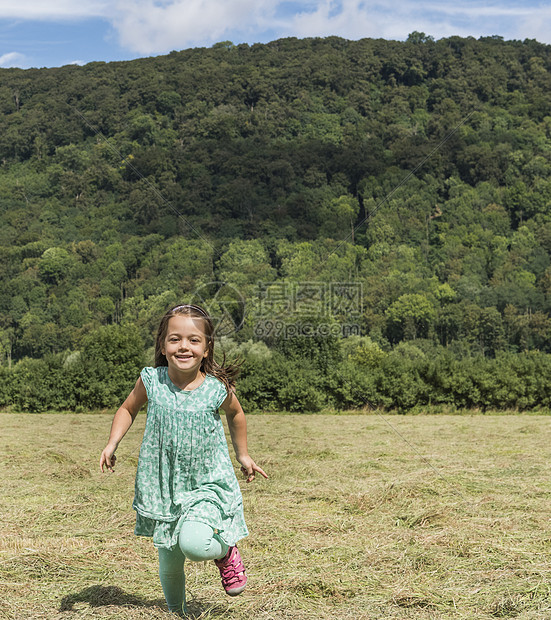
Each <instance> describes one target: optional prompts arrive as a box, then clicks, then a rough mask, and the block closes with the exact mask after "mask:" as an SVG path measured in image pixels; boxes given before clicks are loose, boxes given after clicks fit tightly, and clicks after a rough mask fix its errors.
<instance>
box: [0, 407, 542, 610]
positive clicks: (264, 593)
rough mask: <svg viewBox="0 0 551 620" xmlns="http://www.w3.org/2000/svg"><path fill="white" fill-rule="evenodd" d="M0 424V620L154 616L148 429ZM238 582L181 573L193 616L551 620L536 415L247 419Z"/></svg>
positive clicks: (97, 423) (49, 421) (209, 571)
mask: <svg viewBox="0 0 551 620" xmlns="http://www.w3.org/2000/svg"><path fill="white" fill-rule="evenodd" d="M110 421H111V415H107V414H94V415H82V414H81V415H73V414H43V415H27V414H21V415H20V414H1V415H0V423H1V429H2V442H1V444H0V457H1V462H2V484H1V493H0V522H1V526H0V528H1V529H0V618H6V619H14V620H27V619H29V620H31V619H33V620H34V619H37V620H38V619H45V620H52V619H67V620H72V619H77V618H79V619H80V618H117V619H119V618H120V619H128V620H138V619H145V618H147V619H148V620H153V619H158V620H162V619H165V618H166V620H168V619H169V618H172V617H174V616H172V615H170V614H169V613H168V612H167V611H166V606H165V604H164V599H163V595H162V591H161V587H160V584H159V580H158V577H157V559H156V551H155V549H154V548H153V545H152V543H151V541H150V540H149V539H144V538H137V537H136V536H134V534H133V525H134V513H133V511H132V509H131V502H132V497H133V480H134V473H135V468H136V463H137V456H138V450H139V445H140V440H141V436H142V432H143V427H144V421H145V416H144V415H143V414H140V415H139V416H138V419H137V420H136V423H135V425H134V426H133V427H132V428H131V429H130V431H129V433H128V435H127V437H126V438H125V439H124V440H123V442H122V444H121V446H120V448H119V450H118V453H117V454H118V465H117V468H116V472H115V473H114V474H103V475H102V474H101V473H99V470H98V460H99V455H100V452H101V450H102V448H103V446H104V443H105V441H106V439H107V436H108V432H109V427H110ZM248 421H249V443H250V451H251V454H252V456H253V458H255V459H256V460H257V462H258V463H259V464H261V465H262V466H263V467H264V468H265V469H266V470H267V472H268V473H269V474H270V479H269V480H263V479H257V480H256V481H255V482H254V483H253V484H250V485H245V484H243V485H242V489H243V495H244V501H245V511H246V512H245V516H246V518H247V523H248V526H249V530H250V532H251V535H250V536H249V537H248V538H246V539H245V540H243V541H242V542H241V544H240V548H241V551H242V555H243V558H244V562H245V566H246V567H247V570H248V574H249V586H248V588H247V590H246V591H245V592H244V593H243V595H241V596H239V597H236V598H230V597H228V596H226V594H225V593H224V591H223V590H222V587H221V585H220V583H219V575H218V571H217V570H216V567H215V566H214V564H213V563H212V562H211V563H206V564H205V563H201V564H192V563H187V564H186V576H187V592H188V606H189V608H190V617H191V618H196V619H198V618H202V619H203V618H204V619H211V618H225V619H235V620H238V619H248V620H256V619H268V618H274V619H279V618H282V619H284V618H293V619H298V620H301V619H306V618H309V619H310V618H311V619H327V620H329V619H332V620H333V619H336V618H343V619H347V618H350V619H352V618H365V619H376V618H377V619H379V618H380V619H390V618H415V619H416V620H423V619H429V618H474V619H484V618H526V619H528V618H534V619H536V618H537V619H541V618H551V574H550V568H551V522H550V511H549V506H551V501H550V500H551V490H550V478H551V476H550V474H551V417H546V416H528V415H527V416H522V415H507V416H483V415H472V416H471V415H465V416H446V415H440V416H428V415H418V416H391V415H389V416H385V417H381V416H379V415H375V414H374V415H355V416H354V415H348V416H347V415H339V416H332V415H302V416H301V415H281V416H277V415H259V416H249V418H248Z"/></svg>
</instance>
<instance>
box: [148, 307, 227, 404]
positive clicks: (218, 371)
mask: <svg viewBox="0 0 551 620" xmlns="http://www.w3.org/2000/svg"><path fill="white" fill-rule="evenodd" d="M179 314H180V315H183V316H189V317H191V318H193V319H200V320H201V321H202V322H203V332H204V334H205V338H206V339H207V347H208V353H207V357H205V358H204V359H203V361H202V362H201V372H202V373H204V374H205V375H213V376H214V377H216V378H217V379H219V380H220V381H222V383H223V384H224V385H225V386H226V389H227V390H228V392H229V391H230V390H232V389H233V388H234V387H235V379H236V378H237V375H238V374H239V364H235V363H233V364H226V354H225V353H224V357H223V359H222V364H218V362H216V361H215V360H214V325H213V323H212V320H211V318H210V316H209V315H208V314H207V312H205V310H203V308H201V307H200V306H195V305H193V304H182V305H180V306H174V307H173V308H171V309H170V310H168V311H167V312H166V313H165V315H164V316H163V318H162V319H161V322H160V324H159V329H158V330H157V339H156V341H155V368H158V367H159V366H168V362H167V359H166V357H165V356H164V355H163V352H162V350H163V346H164V342H165V338H166V333H167V331H168V321H169V320H170V318H171V317H173V316H176V315H179Z"/></svg>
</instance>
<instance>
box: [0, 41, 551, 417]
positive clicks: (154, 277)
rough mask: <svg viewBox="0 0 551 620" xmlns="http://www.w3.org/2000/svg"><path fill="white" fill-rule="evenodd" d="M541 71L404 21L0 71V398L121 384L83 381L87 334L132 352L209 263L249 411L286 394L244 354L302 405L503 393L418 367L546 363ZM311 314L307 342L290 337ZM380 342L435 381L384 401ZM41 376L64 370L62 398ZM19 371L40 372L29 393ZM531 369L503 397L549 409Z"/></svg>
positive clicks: (546, 199) (550, 218) (19, 402)
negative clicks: (128, 343)
mask: <svg viewBox="0 0 551 620" xmlns="http://www.w3.org/2000/svg"><path fill="white" fill-rule="evenodd" d="M550 69H551V46H547V45H543V44H540V43H538V42H536V41H534V40H526V41H504V40H502V39H501V38H499V37H489V38H482V39H479V40H475V39H473V38H466V39H465V38H459V37H451V38H447V39H441V40H438V41H434V40H433V39H432V38H431V37H427V36H425V35H424V34H422V33H412V35H410V37H409V39H408V40H407V41H406V42H396V41H385V40H372V39H364V40H360V41H354V42H353V41H347V40H343V39H340V38H336V37H330V38H326V39H305V40H297V39H283V40H279V41H274V42H272V43H269V44H265V45H261V44H258V45H253V46H248V45H233V44H231V43H229V42H226V43H219V44H216V45H215V46H213V47H212V48H210V49H192V50H186V51H182V52H173V53H171V54H169V55H168V56H162V57H156V58H148V59H142V60H135V61H131V62H121V63H108V64H105V63H92V64H89V65H86V66H84V67H76V66H67V67H62V68H58V69H40V70H37V69H31V70H25V71H23V70H19V69H2V70H0V214H1V216H0V217H1V220H0V221H1V227H0V253H1V256H2V260H1V262H0V358H1V361H2V365H1V366H0V374H1V375H2V377H4V378H5V379H4V383H5V387H4V388H2V389H0V404H4V405H15V406H16V407H19V408H30V409H33V408H35V409H40V408H48V407H50V406H54V407H55V406H66V407H70V408H75V407H76V406H83V407H87V406H103V405H104V404H106V403H109V404H113V403H114V402H116V398H118V397H119V394H120V390H123V388H124V389H126V387H125V386H127V383H124V382H123V387H121V388H120V390H119V388H117V389H113V390H112V391H111V392H109V390H107V392H108V393H109V394H110V395H109V394H107V395H106V396H105V397H102V398H99V397H98V398H97V399H96V400H94V399H93V397H92V396H90V394H92V393H95V392H97V390H94V389H92V387H90V386H89V392H87V393H88V394H89V395H88V396H87V397H86V398H85V397H81V396H78V393H79V390H78V389H77V388H75V387H74V386H75V385H76V383H75V381H77V379H76V378H75V377H76V374H78V372H79V373H81V375H79V376H80V377H81V379H79V381H81V384H82V381H84V382H86V381H87V380H88V379H84V378H83V377H86V376H88V375H89V373H90V372H91V370H90V368H91V367H90V368H87V369H86V368H85V364H84V362H83V361H82V357H84V356H83V355H82V352H83V350H84V347H85V346H91V343H96V344H97V343H98V342H100V343H103V346H105V347H107V348H109V346H110V345H109V342H110V340H109V339H110V338H112V339H114V341H117V342H118V340H117V338H120V334H121V333H123V332H124V330H125V329H130V328H131V330H132V333H133V334H134V335H135V337H136V338H137V339H138V340H137V341H136V342H138V343H141V345H140V344H136V342H135V343H134V345H133V346H135V347H138V348H140V347H141V348H142V349H143V348H146V349H147V347H150V346H151V343H152V334H153V331H154V329H155V327H156V323H157V321H158V319H159V316H160V314H161V313H162V312H163V311H164V310H165V308H166V307H167V306H168V305H170V304H171V303H177V302H179V301H180V300H189V299H191V298H193V297H194V295H196V293H197V291H198V289H200V290H201V292H202V293H201V295H202V298H203V299H204V300H205V301H206V302H207V304H209V303H211V302H212V303H214V302H213V301H212V299H213V298H214V297H216V295H217V292H218V289H217V287H213V286H209V283H211V282H225V283H227V284H228V286H229V287H230V289H231V290H237V291H238V292H239V294H240V295H241V296H242V297H243V300H244V303H245V316H239V317H237V318H239V320H237V318H236V316H234V317H233V319H235V322H236V324H237V325H238V326H239V327H240V329H239V330H238V331H237V332H236V333H234V334H232V335H231V339H230V340H228V341H227V342H226V346H227V348H228V350H229V351H237V352H242V353H243V354H244V357H245V358H246V359H247V362H246V366H245V368H244V379H243V383H242V385H243V388H242V389H243V390H246V389H248V390H249V392H247V393H246V394H245V392H244V398H245V399H246V398H249V402H250V403H251V406H257V407H260V408H262V407H268V406H270V404H273V403H277V404H278V406H288V408H293V407H294V406H295V404H296V394H295V392H293V391H291V393H290V395H288V396H287V397H284V396H282V392H281V390H282V389H283V387H282V388H281V389H279V388H275V387H274V388H273V390H272V392H270V394H272V395H271V396H266V398H265V400H262V399H260V400H258V399H257V400H255V399H254V397H253V394H254V393H258V391H259V389H260V388H259V386H258V384H257V383H255V382H256V381H257V379H258V372H259V371H258V370H254V368H259V367H260V366H262V364H264V366H266V368H264V367H263V368H264V371H263V372H265V374H266V375H270V372H272V373H273V377H276V376H281V375H282V374H283V375H284V374H285V373H287V372H290V375H291V376H292V378H293V380H295V381H296V382H297V386H298V387H297V389H296V393H297V394H304V393H305V392H304V389H303V387H300V385H302V384H300V381H301V380H304V385H306V386H309V387H308V389H309V390H311V393H310V392H309V391H308V390H306V392H307V393H308V394H310V396H308V397H306V400H305V401H304V403H303V405H301V406H300V407H299V408H303V409H308V408H314V409H315V408H319V407H320V406H322V405H323V403H326V402H329V403H332V404H334V405H335V406H360V405H361V404H362V403H365V400H366V398H368V397H369V398H370V402H375V404H380V405H382V406H400V407H401V406H403V407H406V408H407V407H410V406H411V405H412V404H415V403H418V402H419V403H421V404H422V403H423V402H444V403H448V404H450V403H451V404H460V405H465V406H512V407H514V406H516V405H515V404H517V405H518V403H519V402H520V401H519V398H520V396H519V395H518V394H517V393H516V392H512V394H513V396H509V397H508V398H509V399H508V400H507V399H505V400H504V399H503V398H502V399H501V400H499V398H498V397H497V396H495V394H494V392H495V390H497V389H498V388H497V387H496V386H494V387H493V388H492V389H493V390H494V392H492V394H494V396H491V397H484V396H483V395H481V394H482V392H484V390H482V392H480V389H481V388H476V389H475V388H474V387H472V386H471V388H468V387H465V388H461V389H463V390H464V392H465V393H467V392H468V393H469V394H471V395H472V397H469V398H467V397H465V398H464V399H463V400H461V397H460V393H463V392H461V390H460V389H459V388H457V389H456V388H453V389H452V387H450V386H448V387H443V386H442V385H440V384H438V381H440V379H438V381H437V380H436V379H434V376H436V375H437V376H438V377H440V376H441V374H442V373H443V372H451V370H450V368H451V366H450V365H453V364H459V365H462V364H464V369H463V370H464V371H465V372H467V370H465V369H472V368H473V363H472V359H474V358H476V360H478V361H477V363H481V364H486V365H487V366H485V368H486V367H487V368H488V372H489V373H490V375H491V376H493V377H495V376H497V375H499V376H500V377H501V378H502V379H503V377H505V376H514V377H517V378H518V377H520V376H521V375H522V376H533V373H535V372H536V370H534V369H535V368H536V367H537V368H538V369H539V370H537V372H540V371H541V367H540V366H538V364H547V363H548V357H547V355H548V354H550V353H551V321H550V318H549V312H550V309H551V261H550V251H551V209H550V206H551V178H550V172H551V100H550V98H549V93H550V92H551V73H550ZM316 282H318V283H323V286H321V285H319V286H311V285H310V284H309V283H316ZM343 284H344V285H346V286H344V287H343ZM231 287H233V288H231ZM339 287H340V288H339ZM218 288H219V287H218ZM343 291H352V292H353V295H352V297H346V295H345V294H344V293H343ZM228 294H229V293H228ZM343 295H344V297H343ZM354 295H355V296H354ZM343 298H346V299H347V303H342V300H343ZM276 299H279V302H278V303H279V306H278V304H277V303H275V301H274V300H276ZM219 301H220V299H219V298H218V302H219ZM215 305H216V304H215ZM236 312H237V311H236ZM278 321H279V322H278ZM308 321H310V323H312V321H313V322H314V327H315V330H314V331H315V332H316V334H317V336H318V337H317V338H316V337H314V338H312V337H308V335H306V336H305V335H304V333H303V335H302V336H300V335H299V336H298V337H295V336H296V334H297V330H298V331H299V332H300V329H299V328H298V327H297V326H299V327H300V325H303V324H304V323H305V322H306V323H308ZM276 323H277V325H278V326H279V327H278V328H277V329H275V328H274V326H275V324H276ZM339 323H345V324H346V325H347V329H348V331H347V332H346V333H344V334H343V333H339V334H338V329H337V331H335V329H334V325H335V324H336V325H338V324H339ZM259 325H260V326H259ZM289 325H291V327H289ZM320 325H322V326H323V328H324V329H325V332H324V331H323V330H320V329H319V326H320ZM331 325H333V328H331V329H332V331H331V329H329V327H330V326H331ZM328 326H329V327H328ZM311 327H312V325H310V328H311ZM326 332H327V333H328V332H331V334H333V335H332V336H330V337H325V336H324V334H325V333H326ZM124 333H127V332H124ZM350 333H353V334H358V335H356V336H355V337H352V338H345V339H344V340H343V339H342V338H340V337H338V336H340V335H349V334H350ZM337 334H338V335H337ZM259 338H260V339H262V340H264V341H265V342H266V344H267V345H268V348H266V347H265V346H264V345H262V346H260V345H259V344H255V341H256V340H258V339H259ZM332 338H333V340H332ZM262 347H264V348H262ZM100 348H101V347H100ZM328 350H329V351H330V354H331V355H334V356H335V357H334V360H333V362H334V363H329V362H328V361H327V360H329V361H331V357H330V355H329V357H328V353H327V351H328ZM78 352H81V353H80V356H79V353H78ZM98 355H99V354H98ZM259 356H260V357H259ZM262 356H264V357H262ZM278 356H281V359H280V357H278ZM526 356H532V357H529V360H530V361H526V360H527V359H528V358H526ZM100 358H101V355H99V357H98V358H97V360H96V361H95V362H94V364H95V363H98V364H100V363H104V362H105V360H104V359H103V358H101V359H100ZM260 358H262V359H261V361H258V360H259V359H260ZM387 358H388V359H387ZM535 359H537V360H538V361H537V363H536V362H534V360H535ZM102 360H103V361H102ZM255 360H256V362H255ZM283 360H287V361H288V362H289V364H291V366H289V365H288V366H287V369H286V370H282V368H283V365H284V361H283ZM322 360H326V361H325V362H323V361H322ZM389 360H390V361H389ZM396 360H401V361H400V362H399V363H398V366H399V364H402V363H407V364H409V365H410V366H411V368H410V367H408V369H403V370H402V372H403V373H405V374H406V375H408V376H410V374H411V373H414V374H415V373H419V372H420V370H419V369H420V368H421V365H422V364H428V363H429V361H431V362H434V360H439V362H438V363H439V364H440V366H439V367H438V369H436V370H434V369H433V370H432V371H430V370H429V369H428V367H427V368H425V370H423V372H422V373H421V374H422V376H423V385H426V386H428V388H427V390H428V392H427V390H425V391H424V392H423V389H424V388H423V389H421V388H419V389H418V390H417V391H414V394H415V395H414V396H412V397H411V398H410V399H409V400H408V399H406V400H405V401H404V402H402V403H401V402H399V398H398V396H397V394H398V392H396V393H395V392H393V391H392V390H393V389H394V388H392V389H391V388H390V387H388V386H387V387H385V386H384V385H383V383H384V377H386V378H387V379H388V376H389V372H388V371H387V370H388V369H387V370H384V364H390V365H392V364H393V361H396ZM465 360H467V361H465ZM469 360H470V361H469ZM504 360H505V361H504ZM542 360H543V361H542ZM253 362H255V363H253ZM90 363H92V362H90ZM106 363H107V362H106ZM112 363H113V361H112V360H111V364H112ZM140 363H141V361H140V360H137V361H136V363H135V366H139V365H140ZM435 363H436V362H435ZM255 364H256V365H255ZM292 364H296V367H297V368H298V369H299V370H297V371H296V372H295V370H292V369H293V368H294V367H293V366H292ZM350 364H352V365H353V366H354V367H355V368H356V369H359V370H358V372H360V371H361V373H360V374H361V376H362V377H365V376H366V375H369V376H370V377H371V379H372V380H373V381H374V382H375V383H374V384H373V386H372V387H369V388H368V387H366V386H363V387H362V385H360V384H361V380H362V379H358V380H357V381H359V382H360V383H358V386H359V387H358V386H357V387H356V388H355V390H356V392H355V393H357V392H358V390H359V391H360V392H361V394H362V396H361V398H360V397H357V396H353V395H348V396H345V395H343V394H342V393H341V392H339V389H340V388H339V389H337V388H334V387H333V388H331V386H330V381H329V378H328V377H329V376H330V373H331V371H332V370H331V369H333V370H334V369H335V368H337V367H338V368H339V369H340V370H339V372H341V373H345V375H346V377H348V379H347V381H348V380H350V381H352V378H351V377H352V375H351V374H350V373H352V374H353V371H352V370H350V369H349V371H346V370H343V369H345V368H347V367H348V366H347V365H350ZM446 364H447V366H446ZM519 364H520V365H523V364H524V366H523V368H525V367H526V368H528V370H527V369H526V368H525V370H523V371H522V372H520V371H519V370H518V368H519V366H518V365H519ZM526 364H527V365H528V366H526ZM530 364H531V365H530ZM534 364H535V366H534ZM395 367H396V366H395ZM461 367H462V368H463V366H461ZM133 368H134V366H132V369H133ZM289 368H291V370H289ZM443 368H445V369H447V370H445V371H444V370H443ZM454 368H455V367H454ZM498 368H499V369H501V370H499V372H498V371H497V370H496V369H498ZM504 368H506V370H504ZM530 368H531V369H532V370H530ZM55 369H57V370H55ZM511 369H513V370H511ZM514 369H516V370H514ZM77 370H78V372H77ZM456 370H457V369H456ZM463 370H462V371H461V372H463ZM106 372H107V371H106ZM347 372H348V373H349V374H346V373H347ZM354 372H355V371H354ZM430 372H432V373H433V375H434V376H433V379H431V378H430V376H432V375H430ZM454 372H455V371H454ZM457 372H459V371H457ZM469 372H470V370H469ZM41 373H42V374H41ZM52 373H53V375H52V376H54V375H55V377H58V375H59V376H61V375H62V374H63V375H64V376H65V375H67V376H69V375H71V373H73V375H74V376H73V375H71V377H72V378H70V379H67V381H69V384H70V386H72V387H71V388H67V390H65V393H66V394H68V393H73V396H72V397H71V398H69V397H67V399H66V401H60V400H55V398H54V397H53V396H52V394H53V393H54V392H55V382H56V381H57V380H58V379H48V376H49V374H52ZM56 373H57V374H56ZM75 373H76V374H75ZM132 373H133V370H132V372H130V371H129V373H128V377H129V378H128V381H130V377H131V376H132ZM297 373H298V374H297ZM300 373H302V375H301V374H300ZM377 373H382V374H381V379H380V381H379V383H377V381H378V380H377V381H376V380H375V378H376V376H378V375H377ZM408 373H409V374H408ZM423 373H424V374H423ZM507 373H512V374H510V375H508V374H507ZM519 373H520V374H519ZM523 373H524V374H523ZM99 374H100V375H101V373H99ZM482 374H483V373H482ZM313 375H315V376H317V377H318V378H320V379H319V380H320V381H321V383H320V384H319V385H318V384H316V383H312V380H311V377H312V376H313ZM479 375H480V373H479ZM32 376H43V377H44V381H50V380H51V381H53V383H52V386H50V387H46V384H41V385H42V387H37V388H36V394H35V396H33V397H32V398H31V397H30V396H28V398H29V399H30V400H28V402H27V401H26V400H25V399H24V398H23V396H22V390H23V391H24V390H25V389H26V388H25V387H24V386H25V385H26V382H27V381H28V379H29V377H32ZM98 376H99V375H98ZM354 376H355V375H354ZM412 376H413V375H412ZM469 376H470V375H469ZM480 376H481V375H480ZM106 377H107V375H106ZM301 377H302V379H301ZM374 377H375V378H374ZM104 380H105V381H108V379H107V378H105V379H104ZM385 380H386V379H385ZM397 380H398V379H397ZM247 382H249V383H247ZM381 382H382V383H381ZM272 383H273V384H274V385H275V384H277V380H276V379H275V378H274V379H273V381H272ZM352 383H354V381H352ZM440 383H441V382H440ZM513 383H514V382H512V380H504V385H512V384H513ZM437 384H438V385H437ZM48 385H49V384H48ZM82 385H83V384H82ZM90 385H92V384H90ZM94 385H95V384H94ZM247 386H249V387H248V388H247ZM87 389H88V388H87ZM263 389H268V388H263ZM278 389H279V391H278ZM396 389H398V388H396ZM503 389H505V388H503ZM519 389H520V388H519ZM534 389H535V388H534ZM538 389H540V388H538ZM2 390H3V391H2ZM49 390H50V391H49ZM71 390H73V392H71ZM117 390H119V391H117ZM369 390H372V392H369ZM435 390H436V392H435ZM438 390H439V391H438ZM454 390H455V391H454ZM477 390H478V392H477ZM541 390H543V392H537V394H538V395H537V396H534V397H533V398H532V397H531V398H532V400H530V399H528V400H526V402H525V403H524V401H521V405H519V406H525V407H534V406H540V405H549V404H551V401H550V400H549V399H550V398H551V395H550V394H549V392H551V390H549V389H548V388H547V387H546V386H543V387H542V388H541ZM398 391H399V390H398ZM84 392H85V390H81V391H80V393H81V394H84ZM429 392H430V393H431V394H432V396H429V395H428V394H429ZM433 392H434V393H433ZM46 393H48V394H49V396H45V394H46ZM436 393H438V394H445V395H446V396H445V397H444V396H442V398H441V399H440V401H439V398H434V396H435V394H436ZM496 393H497V392H496ZM75 394H76V395H75ZM369 394H371V396H369ZM423 394H424V396H423ZM515 394H516V396H515ZM33 398H34V399H35V400H36V403H35V404H34V405H33V404H32V403H31V401H32V402H35V400H33ZM285 398H287V400H285ZM526 398H528V397H526ZM485 399H486V400H485ZM29 403H31V404H29ZM522 403H524V404H522Z"/></svg>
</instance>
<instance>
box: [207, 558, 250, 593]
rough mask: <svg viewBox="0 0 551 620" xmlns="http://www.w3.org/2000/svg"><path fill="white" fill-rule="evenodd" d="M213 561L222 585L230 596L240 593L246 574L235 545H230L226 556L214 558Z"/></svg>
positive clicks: (243, 586)
mask: <svg viewBox="0 0 551 620" xmlns="http://www.w3.org/2000/svg"><path fill="white" fill-rule="evenodd" d="M214 563H215V564H216V566H218V569H219V570H220V576H221V577H222V585H223V586H224V590H226V593H227V594H229V595H230V596H237V595H238V594H241V592H243V590H244V589H245V586H246V585H247V575H245V567H244V566H243V560H242V559H241V554H240V553H239V550H238V549H237V547H230V548H229V549H228V553H227V554H226V556H225V557H223V558H222V559H220V560H214Z"/></svg>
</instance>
